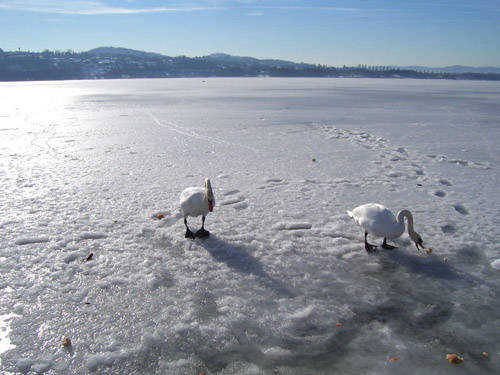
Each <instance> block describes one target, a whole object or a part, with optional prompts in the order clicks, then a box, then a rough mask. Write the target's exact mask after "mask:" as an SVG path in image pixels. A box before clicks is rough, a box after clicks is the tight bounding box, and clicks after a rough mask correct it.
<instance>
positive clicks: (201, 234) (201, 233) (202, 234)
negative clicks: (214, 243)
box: [193, 228, 210, 238]
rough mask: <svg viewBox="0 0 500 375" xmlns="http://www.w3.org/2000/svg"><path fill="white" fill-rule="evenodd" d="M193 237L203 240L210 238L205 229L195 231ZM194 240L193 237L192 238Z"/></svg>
mask: <svg viewBox="0 0 500 375" xmlns="http://www.w3.org/2000/svg"><path fill="white" fill-rule="evenodd" d="M194 235H195V237H197V238H205V237H208V236H210V232H209V231H208V230H206V229H205V228H201V229H200V230H199V231H197V232H196V233H195V234H194ZM193 238H194V237H193Z"/></svg>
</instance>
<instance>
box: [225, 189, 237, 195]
mask: <svg viewBox="0 0 500 375" xmlns="http://www.w3.org/2000/svg"><path fill="white" fill-rule="evenodd" d="M239 192H240V191H239V190H237V189H235V190H229V191H226V192H225V193H223V195H224V196H228V195H234V194H238V193H239Z"/></svg>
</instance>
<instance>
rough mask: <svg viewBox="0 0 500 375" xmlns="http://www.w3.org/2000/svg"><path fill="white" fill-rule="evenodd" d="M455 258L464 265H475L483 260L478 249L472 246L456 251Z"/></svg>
mask: <svg viewBox="0 0 500 375" xmlns="http://www.w3.org/2000/svg"><path fill="white" fill-rule="evenodd" d="M456 257H457V258H458V259H460V260H462V261H463V262H464V263H466V264H471V263H472V264H477V263H480V262H481V261H482V260H483V258H484V255H483V252H482V251H481V249H480V248H479V247H477V246H475V245H472V246H464V247H462V248H460V249H458V250H457V253H456Z"/></svg>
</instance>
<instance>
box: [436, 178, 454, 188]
mask: <svg viewBox="0 0 500 375" xmlns="http://www.w3.org/2000/svg"><path fill="white" fill-rule="evenodd" d="M439 183H440V184H441V185H445V186H452V185H453V184H452V183H451V182H450V181H448V180H446V179H444V178H442V179H440V180H439Z"/></svg>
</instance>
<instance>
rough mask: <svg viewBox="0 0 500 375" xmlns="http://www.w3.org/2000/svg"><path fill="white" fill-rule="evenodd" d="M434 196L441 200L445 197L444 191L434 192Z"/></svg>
mask: <svg viewBox="0 0 500 375" xmlns="http://www.w3.org/2000/svg"><path fill="white" fill-rule="evenodd" d="M434 195H435V196H436V197H439V198H443V197H445V196H446V192H445V191H443V190H436V191H435V192H434Z"/></svg>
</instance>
